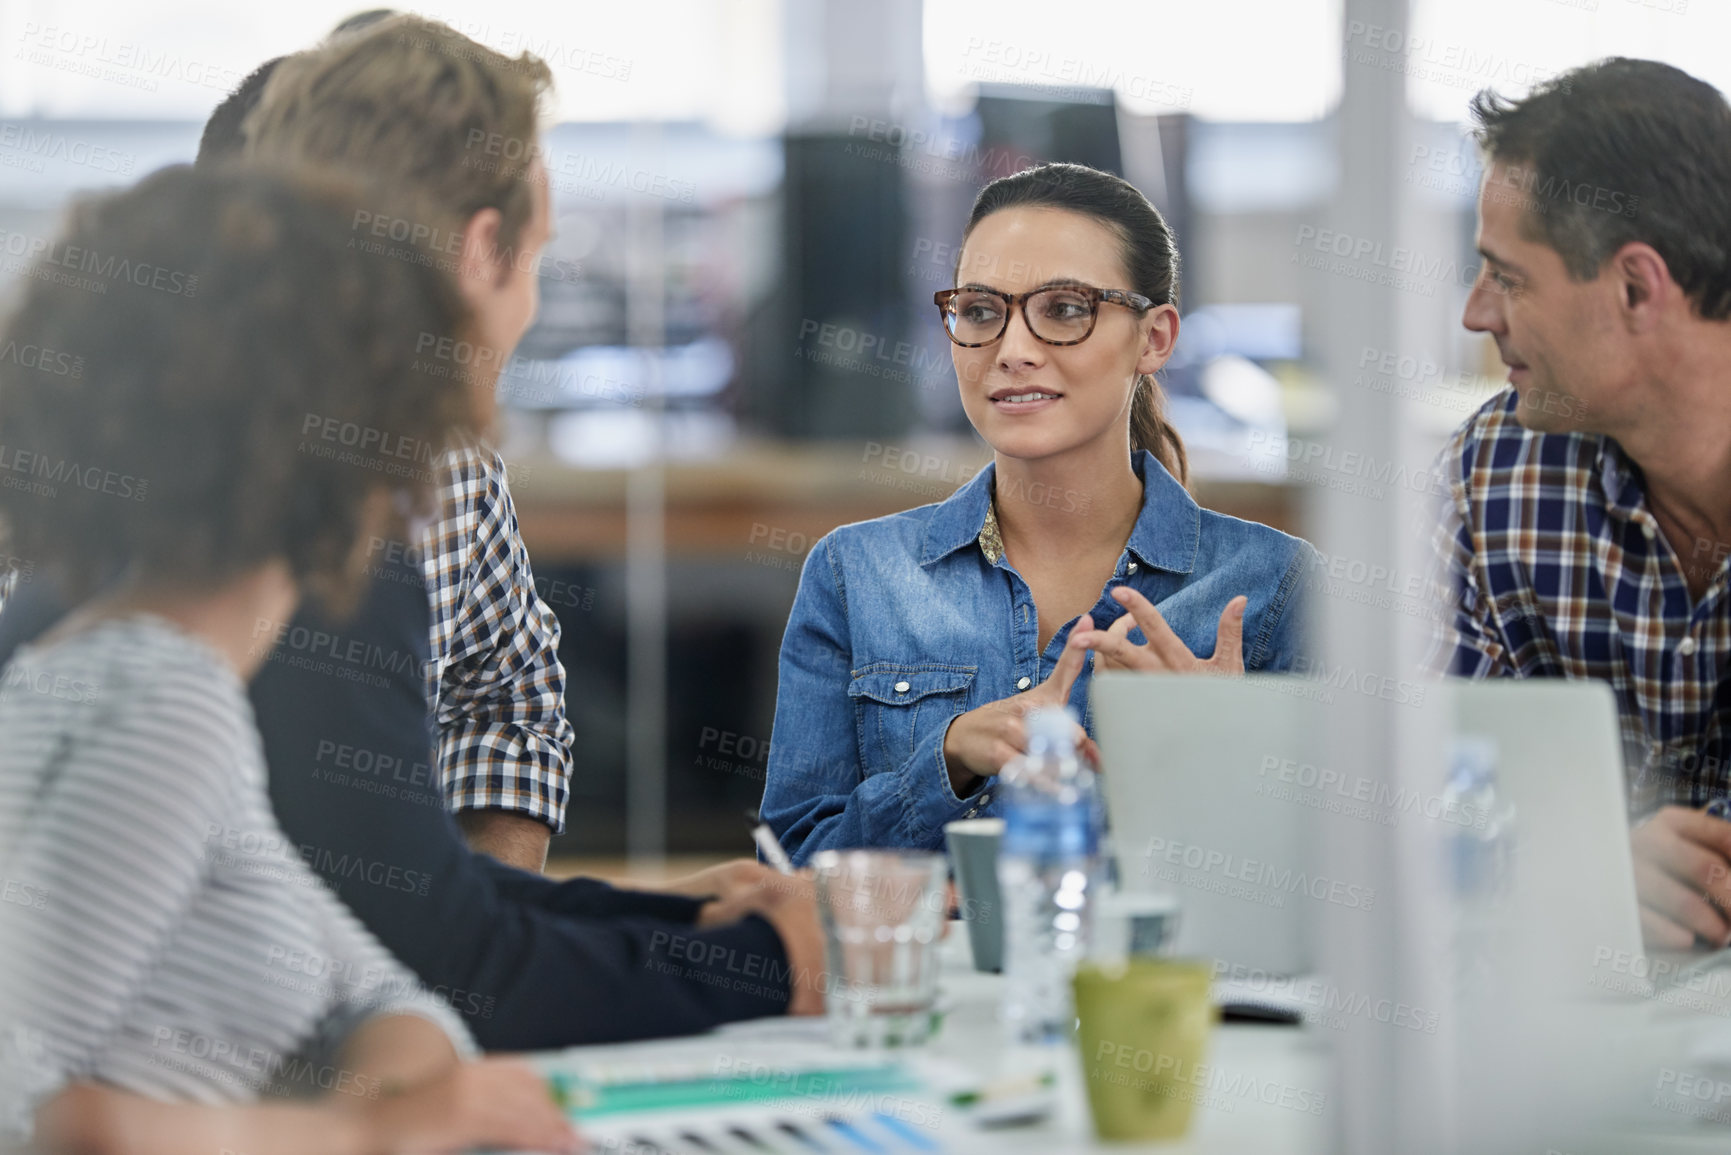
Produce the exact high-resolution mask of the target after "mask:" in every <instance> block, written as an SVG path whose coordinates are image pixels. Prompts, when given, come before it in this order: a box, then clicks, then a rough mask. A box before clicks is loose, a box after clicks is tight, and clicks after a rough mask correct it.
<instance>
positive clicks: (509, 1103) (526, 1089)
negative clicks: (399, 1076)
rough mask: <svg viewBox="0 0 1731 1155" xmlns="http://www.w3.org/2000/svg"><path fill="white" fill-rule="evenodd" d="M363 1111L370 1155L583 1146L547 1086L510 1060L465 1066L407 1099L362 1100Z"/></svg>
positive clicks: (405, 1096) (406, 1095)
mask: <svg viewBox="0 0 1731 1155" xmlns="http://www.w3.org/2000/svg"><path fill="white" fill-rule="evenodd" d="M360 1109H361V1111H362V1113H363V1117H364V1121H365V1125H366V1128H367V1131H368V1134H369V1136H370V1142H369V1143H368V1144H367V1149H368V1150H370V1151H376V1152H379V1153H380V1155H386V1153H389V1155H398V1153H401V1155H423V1153H427V1152H439V1151H468V1150H472V1149H474V1148H477V1147H489V1148H504V1149H509V1150H524V1151H561V1152H563V1151H581V1150H582V1149H583V1146H584V1144H583V1140H582V1138H581V1137H580V1136H579V1135H578V1134H577V1131H576V1129H575V1128H574V1127H573V1126H572V1125H571V1122H570V1120H568V1119H566V1117H565V1113H564V1111H562V1110H561V1109H560V1108H559V1105H558V1104H557V1103H555V1102H554V1101H553V1096H552V1093H551V1092H550V1091H549V1090H548V1088H547V1083H546V1080H544V1079H543V1078H542V1077H541V1076H540V1075H538V1074H536V1073H535V1071H534V1070H533V1069H532V1068H530V1067H529V1066H528V1065H527V1064H525V1063H522V1062H518V1061H515V1060H511V1059H503V1058H494V1059H479V1060H477V1061H475V1062H471V1063H462V1064H459V1065H457V1066H454V1067H452V1068H451V1069H450V1070H449V1071H448V1072H446V1073H445V1074H444V1075H441V1076H439V1077H438V1078H434V1079H429V1080H427V1081H426V1082H423V1083H419V1084H416V1085H415V1086H413V1087H411V1088H409V1089H407V1090H405V1091H400V1092H398V1093H396V1094H389V1095H386V1096H384V1097H383V1098H379V1099H367V1100H363V1101H362V1102H361V1108H360Z"/></svg>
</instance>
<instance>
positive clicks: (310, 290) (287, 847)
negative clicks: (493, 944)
mask: <svg viewBox="0 0 1731 1155" xmlns="http://www.w3.org/2000/svg"><path fill="white" fill-rule="evenodd" d="M356 203H357V200H356V198H355V196H354V190H352V189H348V188H346V187H339V186H335V185H330V184H324V183H315V182H313V181H311V180H310V179H308V178H304V177H303V178H297V179H295V180H290V179H289V178H286V177H282V176H278V175H273V174H271V173H268V172H261V171H245V170H217V171H213V172H203V171H200V172H194V171H193V170H190V169H184V168H182V169H169V170H165V171H163V172H161V173H158V174H155V175H153V176H151V177H149V178H147V179H146V180H144V181H143V182H142V183H141V184H139V185H138V186H137V187H136V188H134V189H132V190H130V191H127V192H124V193H121V194H118V195H115V196H111V197H108V198H105V199H101V200H96V201H93V202H90V203H87V204H84V205H82V206H80V208H79V209H78V210H77V211H76V212H75V213H74V216H73V219H72V222H71V225H70V227H69V229H68V231H67V233H66V235H65V236H64V238H63V239H62V240H60V241H58V242H56V244H55V245H54V246H52V247H50V248H49V249H48V251H47V252H45V253H43V254H42V255H41V256H40V259H39V260H38V262H37V263H36V265H35V266H34V267H33V268H32V269H31V271H30V273H29V279H28V280H27V281H26V285H27V288H26V291H25V294H24V298H23V301H22V304H21V305H20V307H19V308H18V310H17V312H16V313H15V315H14V316H13V317H12V318H11V319H10V321H9V322H8V323H7V324H6V326H5V329H4V333H3V334H0V343H3V342H7V341H10V342H16V343H18V344H19V345H26V344H27V345H30V346H32V347H34V348H37V349H38V350H40V349H49V350H53V351H54V352H55V354H56V355H55V356H53V357H48V358H43V357H41V356H35V357H31V358H27V359H26V358H12V359H6V360H3V361H0V531H3V533H4V536H5V540H4V545H5V547H6V552H8V553H9V554H11V555H15V556H19V557H25V558H30V559H32V561H33V562H34V563H36V564H37V565H38V566H39V568H40V569H41V570H42V571H44V572H47V573H49V574H51V575H52V576H53V577H54V580H56V581H59V582H61V583H62V584H63V587H64V588H65V589H66V590H67V591H68V592H69V593H71V594H73V595H74V598H75V600H76V601H77V602H78V604H79V608H78V609H77V610H76V611H75V612H73V613H72V614H71V615H69V616H68V617H67V618H66V619H64V620H63V621H62V622H61V623H60V624H59V625H57V626H56V627H55V628H54V629H53V630H52V631H51V632H50V633H49V634H47V635H45V636H44V637H42V638H40V639H38V640H37V641H36V642H35V643H34V644H33V645H30V646H28V647H26V648H24V649H21V650H19V651H18V653H17V654H16V656H15V657H14V659H13V661H12V662H11V664H10V665H9V666H7V667H6V669H5V671H4V672H3V673H0V734H3V735H4V741H0V876H3V877H4V878H5V879H7V880H8V881H9V883H11V884H13V886H12V889H13V891H14V892H16V893H17V894H28V895H29V897H30V901H29V902H27V903H26V902H16V901H14V902H9V903H4V904H0V944H4V947H3V951H0V1134H5V1135H7V1136H8V1137H10V1138H20V1137H22V1138H25V1139H26V1140H28V1141H30V1142H33V1143H34V1144H35V1145H36V1146H38V1147H40V1148H43V1149H48V1150H60V1149H75V1150H80V1151H84V1150H92V1151H131V1152H155V1151H163V1152H168V1151H175V1152H179V1151H186V1150H195V1149H197V1150H211V1151H214V1150H218V1149H223V1148H226V1149H233V1150H242V1151H246V1152H249V1153H250V1155H264V1153H267V1152H273V1151H288V1150H291V1149H292V1150H297V1151H298V1150H317V1151H330V1152H338V1151H356V1152H371V1151H379V1152H385V1151H398V1150H417V1151H420V1150H447V1149H466V1148H469V1147H474V1146H483V1145H486V1146H508V1147H534V1148H537V1149H563V1148H567V1147H569V1146H571V1145H572V1144H573V1142H574V1137H573V1134H572V1132H571V1129H570V1127H569V1125H568V1124H567V1122H566V1121H565V1120H564V1118H563V1117H562V1116H561V1115H560V1113H559V1111H558V1110H557V1109H556V1108H555V1107H554V1106H553V1105H552V1103H551V1101H550V1100H549V1098H548V1096H547V1093H546V1091H545V1088H544V1087H543V1085H542V1083H541V1082H540V1080H539V1079H538V1078H536V1077H535V1076H534V1075H533V1074H532V1073H531V1072H530V1071H528V1070H527V1069H525V1068H523V1067H521V1066H516V1065H513V1064H510V1063H501V1062H480V1063H475V1062H465V1060H467V1059H469V1058H471V1057H472V1055H473V1054H474V1044H473V1042H472V1040H471V1039H470V1036H469V1034H468V1031H467V1029H466V1028H465V1027H464V1025H463V1023H462V1021H461V1020H460V1019H459V1018H458V1017H457V1015H456V1014H455V1013H454V1012H453V1010H452V1009H451V1008H450V1006H449V1005H448V1004H446V1003H445V1002H444V1001H443V1000H442V999H440V998H437V997H435V996H433V995H432V994H430V993H429V992H428V991H427V990H425V989H424V988H423V987H422V986H421V985H420V983H419V982H418V981H417V980H416V979H415V978H414V976H413V975H412V974H411V973H410V972H408V971H407V970H406V969H404V968H403V967H402V966H401V965H400V964H399V963H398V962H397V961H396V960H395V959H394V958H392V957H391V956H390V955H389V954H388V953H387V952H386V951H385V950H384V949H383V948H381V947H380V946H379V945H378V943H377V941H376V940H374V939H373V938H372V936H371V935H370V934H368V933H367V932H366V931H365V930H364V929H363V928H362V927H361V925H360V924H359V923H358V922H357V921H356V920H355V919H354V917H353V916H352V915H351V914H350V913H349V912H348V910H347V909H346V908H345V907H344V906H343V905H342V903H341V902H340V900H339V899H338V898H337V896H336V895H334V894H333V893H332V892H331V891H330V890H329V889H328V888H327V887H326V886H325V885H324V884H323V883H322V882H321V881H320V880H319V879H318V878H317V877H316V876H315V875H314V874H313V873H312V871H311V870H310V869H309V868H308V866H307V865H306V863H305V861H304V860H303V855H306V854H308V853H316V852H317V849H318V848H316V847H304V846H303V847H296V846H294V845H293V844H292V843H290V842H289V840H288V839H287V838H286V837H285V836H284V835H283V834H282V832H281V829H280V827H279V826H278V825H277V822H276V820H275V818H274V816H273V815H272V813H271V810H270V805H269V801H268V796H267V794H266V783H265V771H264V763H263V760H262V757H261V754H260V748H259V739H258V733H257V730H256V728H255V726H254V722H253V716H252V713H251V710H250V708H249V706H248V703H247V697H246V688H245V684H246V682H247V680H248V679H249V678H250V677H251V676H252V675H253V674H254V673H255V672H256V671H257V670H258V668H259V666H260V665H261V664H262V663H263V662H264V661H265V659H266V658H267V656H268V655H269V653H270V650H271V649H272V646H273V644H274V643H275V641H276V633H277V629H276V626H275V623H279V622H285V621H287V620H289V618H290V617H291V614H292V610H293V608H294V606H295V605H296V603H297V602H298V601H299V599H300V598H301V597H302V596H303V594H308V593H313V592H316V593H318V594H319V595H320V596H321V597H322V598H323V599H324V600H325V601H326V602H327V603H330V604H341V603H342V602H343V601H344V600H346V599H351V598H352V596H353V594H354V591H355V590H356V588H357V586H358V583H359V579H360V577H361V569H362V563H363V560H364V556H365V555H364V546H365V543H366V542H367V540H368V539H369V537H372V536H381V535H385V534H389V533H391V532H393V526H395V525H397V523H400V522H401V521H402V520H403V519H404V518H412V517H416V516H424V515H427V514H430V513H431V512H432V510H431V508H430V505H431V502H430V494H431V488H432V483H433V481H434V479H433V478H432V477H431V476H430V474H429V472H428V471H427V470H425V469H424V468H422V467H421V466H420V465H419V464H417V463H424V462H426V461H429V460H434V459H436V458H437V457H438V455H439V454H440V453H441V452H443V450H444V448H445V446H446V445H447V444H448V443H449V442H450V441H451V440H452V439H453V438H454V437H460V436H463V435H464V434H465V433H466V432H467V431H468V430H470V428H471V427H472V426H473V424H474V413H473V404H474V403H473V400H472V399H471V397H470V396H469V394H468V393H467V391H466V388H465V386H464V384H463V383H462V382H461V381H460V380H453V379H449V378H441V377H437V376H434V375H430V374H427V373H425V372H424V371H423V370H422V368H421V367H420V364H419V363H418V362H417V361H416V357H415V353H416V348H417V343H418V342H421V341H423V340H424V339H425V336H426V335H427V334H429V333H432V334H446V333H454V332H461V331H462V330H463V325H464V321H465V317H464V314H463V310H462V307H461V305H460V303H459V298H458V297H457V296H456V294H455V290H454V289H453V288H452V287H451V286H450V285H449V283H448V281H447V279H446V278H444V277H442V276H441V275H440V274H438V273H437V272H436V271H435V270H434V269H432V268H429V267H427V266H425V265H423V264H420V263H417V262H414V261H408V260H400V259H393V258H387V257H381V256H369V255H366V254H364V253H363V252H361V251H360V250H359V249H358V248H357V247H354V246H352V245H351V244H350V238H351V236H352V235H353V234H352V232H351V230H350V221H351V219H352V217H353V213H354V206H355V204H356ZM26 360H27V361H28V362H29V363H28V364H26V363H25V362H26ZM327 434H330V436H327ZM398 532H400V529H399V530H398ZM378 865H380V866H381V867H382V868H386V869H388V864H378ZM277 1097H294V1098H295V1099H297V1100H299V1101H296V1102H283V1103H263V1102H261V1100H264V1099H269V1098H277Z"/></svg>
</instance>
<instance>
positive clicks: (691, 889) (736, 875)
mask: <svg viewBox="0 0 1731 1155" xmlns="http://www.w3.org/2000/svg"><path fill="white" fill-rule="evenodd" d="M775 873H776V872H775V871H774V870H772V869H770V868H769V867H767V866H765V865H764V864H763V863H761V862H758V861H756V860H755V859H751V858H734V859H730V860H728V861H727V862H720V863H717V864H716V865H714V866H711V867H708V868H706V869H703V870H699V871H698V872H696V873H695V874H687V875H685V876H683V877H681V878H675V879H673V880H671V881H669V882H660V883H652V884H646V885H643V886H641V887H639V888H638V889H643V890H655V891H661V892H663V893H666V894H681V895H684V896H685V897H687V898H702V899H716V900H726V899H729V898H731V897H733V896H734V895H736V894H738V893H740V892H742V891H746V890H750V889H751V888H752V887H755V886H757V885H759V884H760V883H762V882H763V880H764V879H765V878H766V877H773V876H774V875H775ZM620 885H621V886H633V887H635V886H636V884H634V883H620ZM711 905H713V903H712V904H711Z"/></svg>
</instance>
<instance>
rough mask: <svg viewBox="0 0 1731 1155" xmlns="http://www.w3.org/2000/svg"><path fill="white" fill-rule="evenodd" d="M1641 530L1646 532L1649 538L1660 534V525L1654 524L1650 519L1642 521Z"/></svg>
mask: <svg viewBox="0 0 1731 1155" xmlns="http://www.w3.org/2000/svg"><path fill="white" fill-rule="evenodd" d="M1641 532H1642V533H1644V534H1646V535H1647V536H1648V537H1649V538H1651V537H1654V536H1655V535H1657V534H1658V532H1659V527H1658V526H1656V525H1654V524H1653V523H1652V522H1650V521H1643V522H1642V523H1641Z"/></svg>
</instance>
